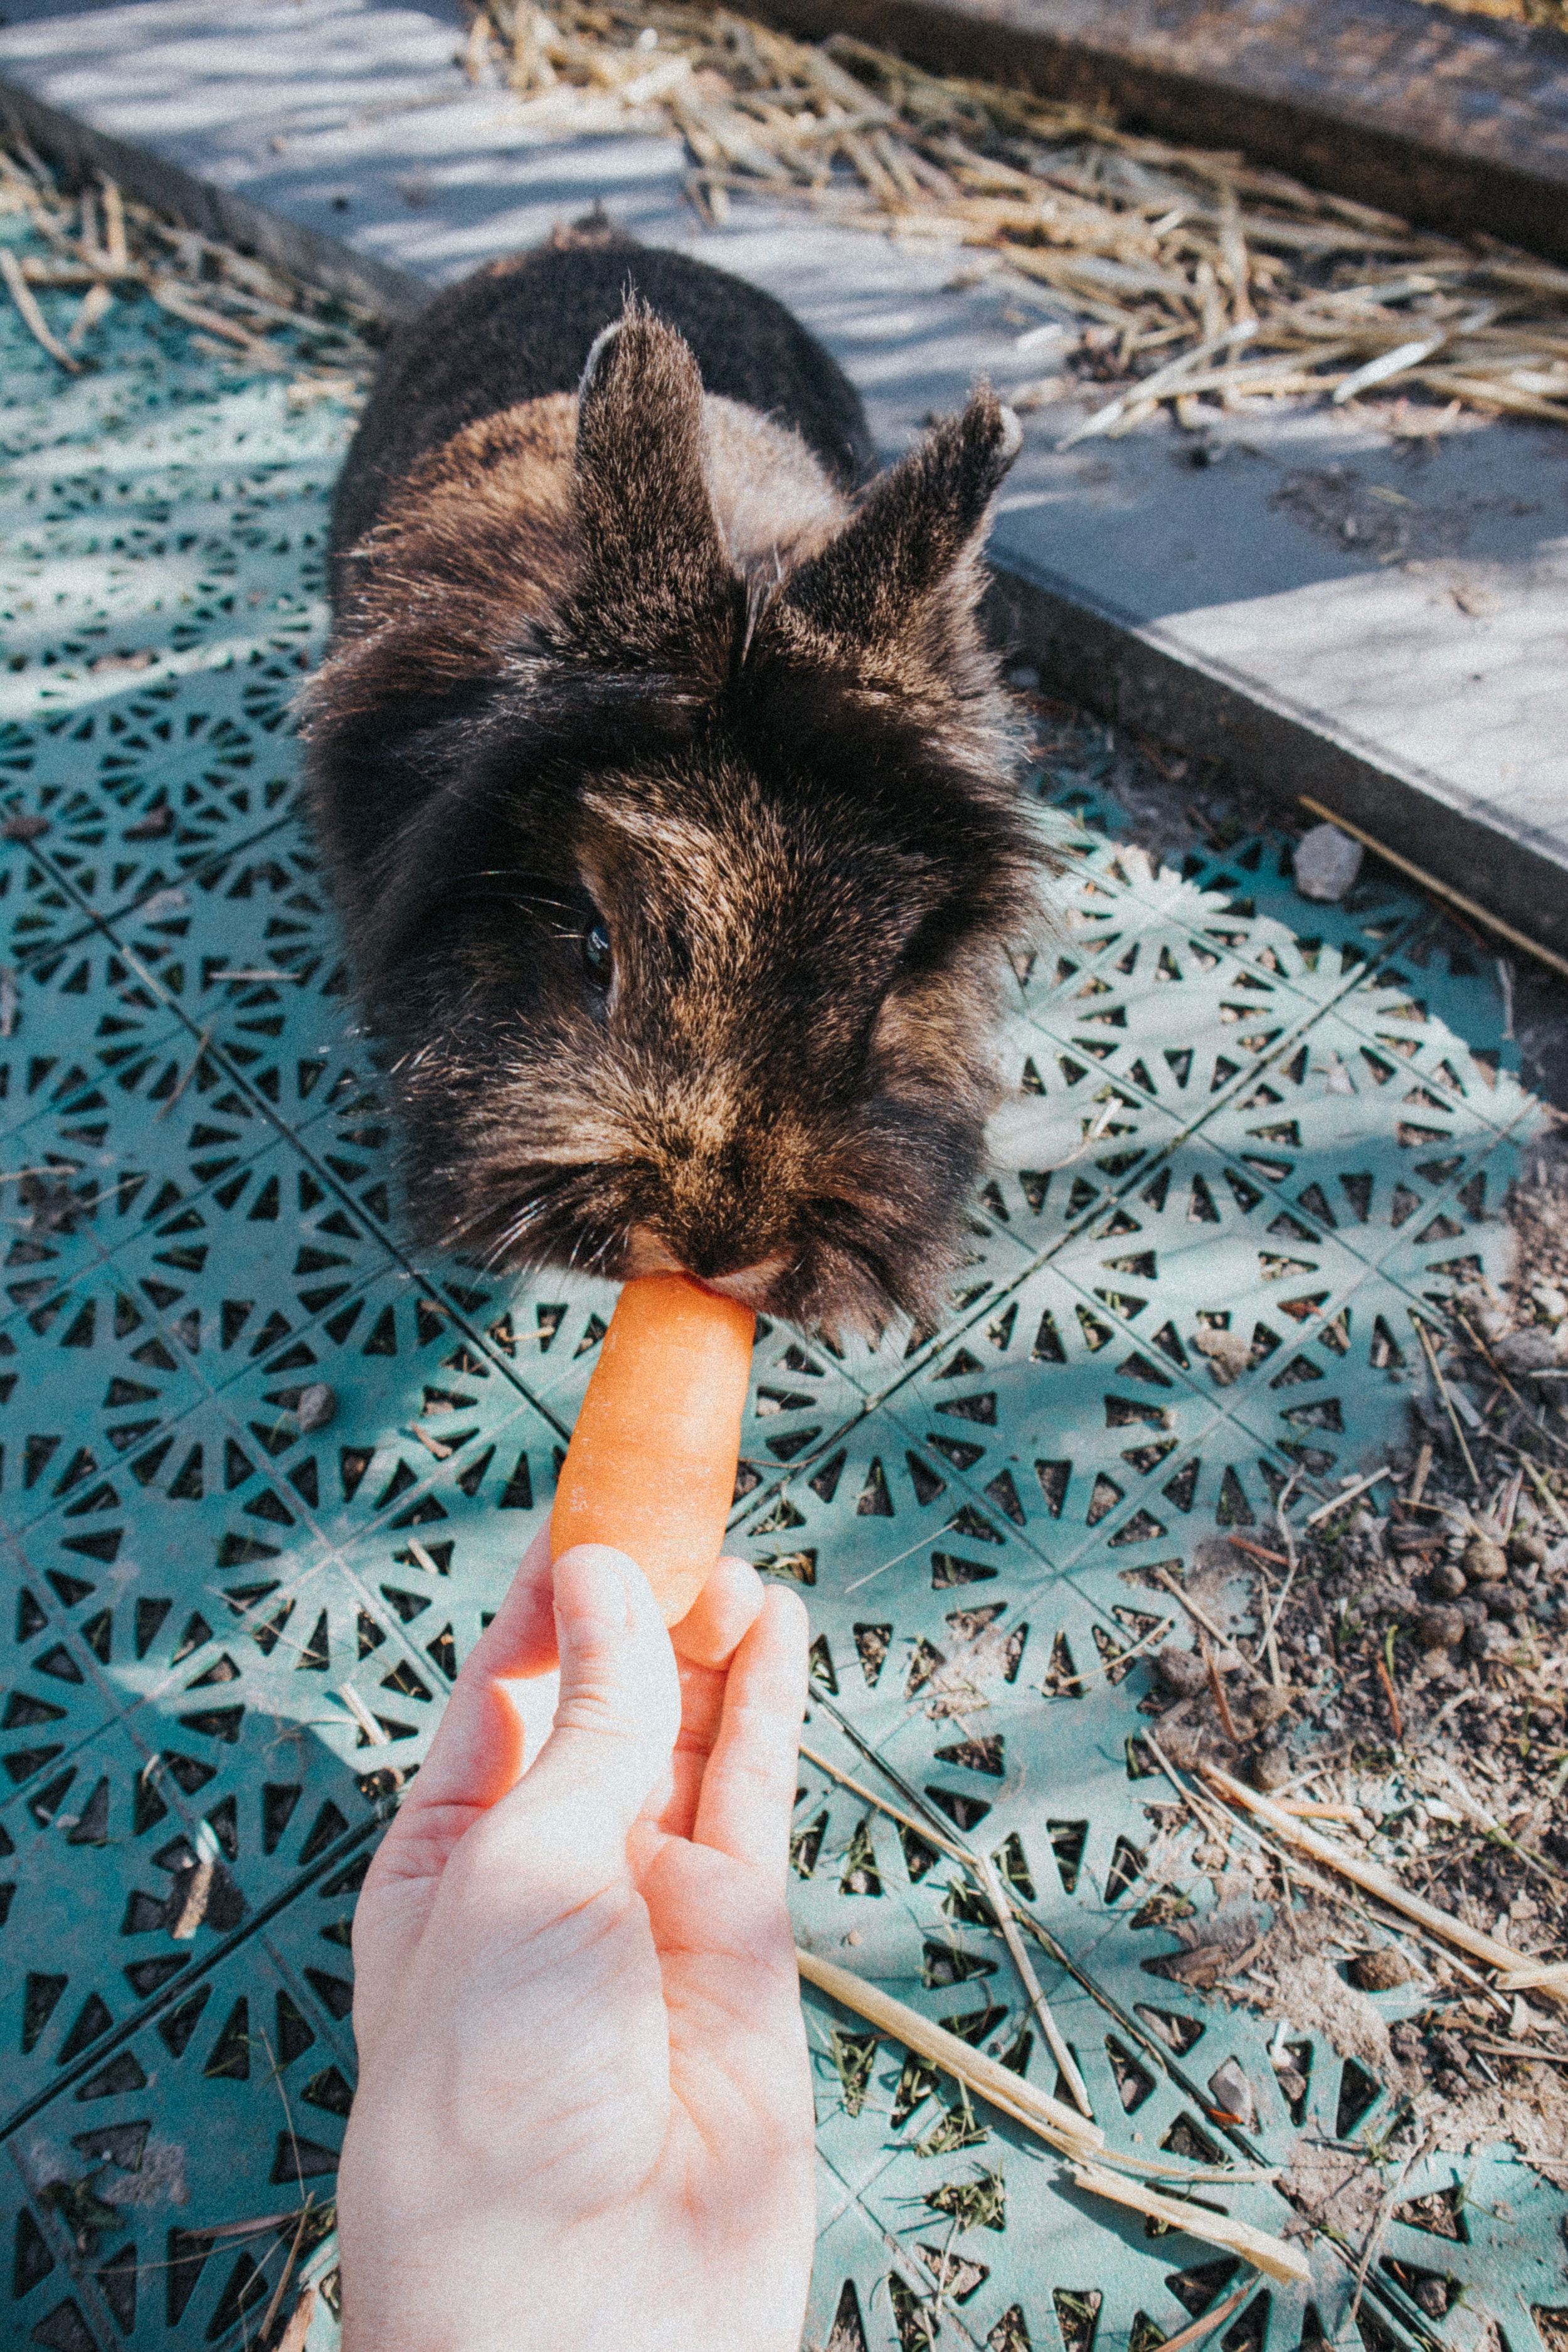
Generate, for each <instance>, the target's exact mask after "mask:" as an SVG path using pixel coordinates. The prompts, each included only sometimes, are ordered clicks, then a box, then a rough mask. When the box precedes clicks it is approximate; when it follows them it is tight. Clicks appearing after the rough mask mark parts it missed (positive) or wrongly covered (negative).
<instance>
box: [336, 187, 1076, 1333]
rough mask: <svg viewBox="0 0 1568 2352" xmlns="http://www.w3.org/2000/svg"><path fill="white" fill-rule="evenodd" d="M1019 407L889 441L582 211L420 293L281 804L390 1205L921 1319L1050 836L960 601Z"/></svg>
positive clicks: (480, 1254) (781, 1298)
mask: <svg viewBox="0 0 1568 2352" xmlns="http://www.w3.org/2000/svg"><path fill="white" fill-rule="evenodd" d="M1017 439H1018V427H1017V424H1016V419H1014V418H1013V417H1012V415H1011V414H1010V413H1009V412H1008V411H1007V410H1005V409H1004V408H1002V407H1000V406H999V405H998V404H997V402H996V400H995V398H994V396H993V394H991V392H990V391H989V390H988V389H986V388H985V387H984V386H981V387H980V388H978V389H977V390H976V391H975V392H974V393H973V395H972V397H971V398H970V400H969V403H968V405H967V406H966V407H965V409H964V411H963V415H961V416H957V417H951V418H947V419H944V420H942V421H941V422H939V423H938V424H937V425H935V426H934V427H933V428H932V429H931V431H930V432H929V433H928V434H927V436H926V437H925V438H924V439H923V440H922V441H921V443H920V444H919V445H918V446H916V447H915V448H913V449H912V450H911V451H910V453H909V455H908V456H907V457H903V458H902V459H900V461H899V462H898V463H897V464H895V465H893V466H891V467H889V468H888V469H887V470H886V471H885V472H883V473H881V474H879V475H877V476H876V478H874V479H872V480H871V481H870V483H869V486H868V487H867V488H864V489H863V490H860V491H858V483H859V482H860V481H861V480H862V479H863V478H864V477H865V476H866V475H867V474H868V472H869V470H870V465H871V452H870V446H869V442H868V435H867V431H866V425H865V419H864V416H863V414H862V412H861V408H860V404H859V401H858V397H857V395H856V394H855V393H854V392H853V390H852V388H851V387H850V385H849V384H848V383H847V381H846V379H845V378H844V377H843V375H842V374H841V373H840V372H839V370H838V369H837V366H836V365H835V363H834V362H833V361H832V360H831V359H830V358H829V357H828V355H827V353H826V352H825V351H823V349H822V348H821V346H820V345H818V344H817V343H816V342H815V341H814V340H813V339H812V338H811V337H810V336H808V335H807V334H806V333H805V331H804V330H803V329H802V328H801V327H800V326H799V325H798V324H797V323H796V322H795V320H793V319H792V318H791V316H790V314H789V313H788V312H787V311H786V310H784V308H783V307H782V306H781V305H780V304H778V303H776V302H774V301H773V300H772V299H771V298H770V297H768V296H766V295H764V294H762V293H761V292H759V291H758V290H757V289H753V288H752V287H749V286H747V285H744V284H742V282H741V281H739V280H737V279H735V278H731V277H729V276H727V275H725V274H724V273H722V272H721V271H719V270H716V269H713V268H709V267H707V266H706V265H704V264H702V263H700V262H697V261H694V260H690V259H689V258H687V257H683V256H681V255H678V254H674V253H668V252H658V251H657V250H654V249H652V248H645V247H638V246H637V245H635V244H634V243H632V241H631V240H630V239H627V238H625V237H622V236H618V235H617V234H616V233H615V232H613V231H609V230H607V229H606V228H605V227H604V226H602V225H600V226H593V225H591V226H589V228H588V230H587V231H586V233H584V234H583V235H579V236H573V235H571V234H567V235H565V236H558V237H557V239H556V240H555V241H554V242H553V243H552V245H550V246H547V247H542V248H540V249H538V250H536V251H534V252H532V253H530V254H526V255H524V256H522V257H521V258H519V259H518V260H516V261H515V262H510V263H508V264H505V265H500V266H497V267H492V268H490V269H489V270H486V271H482V272H480V273H479V274H478V275H477V276H475V277H473V278H468V279H467V280H465V281H464V282H463V283H461V284H459V285H458V286H457V287H455V288H453V289H449V290H448V291H447V292H446V293H444V294H442V295H440V296H438V297H437V299H435V300H433V301H432V302H431V304H430V305H429V306H428V308H427V309H426V310H425V311H423V312H422V313H421V314H420V315H419V317H418V318H417V319H416V320H415V321H414V322H413V324H412V325H411V326H410V327H408V328H406V329H405V330H403V331H402V332H401V334H400V335H399V336H398V337H397V338H396V339H395V341H394V342H393V344H392V346H391V348H390V350H389V352H388V353H387V355H386V357H385V359H384V362H383V366H382V370H381V373H380V374H379V377H378V380H377V383H376V386H375V389H374V394H373V396H372V398H371V400H370V403H369V404H368V405H367V408H366V411H365V414H364V416H363V420H362V422H361V425H360V427H359V430H358V434H357V436H356V438H355V441H354V444H353V447H352V449H351V451H350V454H349V458H348V461H347V465H346V467H345V470H344V474H343V477H342V483H341V485H340V488H339V490H338V494H337V501H336V506H335V509H334V517H333V531H332V544H331V562H332V576H333V598H334V621H335V626H334V635H333V641H332V644H331V647H330V649H329V654H328V657H327V659H326V661H325V663H324V665H323V667H321V670H320V672H319V673H318V675H317V677H315V679H314V680H313V681H312V683H311V686H310V688H309V690H308V694H307V698H306V714H305V715H306V732H307V740H308V751H309V763H310V782H311V792H312V798H313V805H314V813H315V821H316V825H317V829H318V833H319V837H320V839H321V844H322V845H323V848H324V851H325V854H326V857H327V860H328V863H329V866H330V867H331V875H332V878H333V883H334V887H335V890H336V895H337V898H338V902H339V905H340V907H341V909H342V915H343V917H344V919H345V922H346V926H347V929H348V934H349V940H350V946H351V951H352V955H353V962H354V965H355V968H356V971H357V974H358V979H359V983H360V987H361V991H362V993H363V1000H364V1002H365V1004H366V1007H367V1010H368V1013H369V1015H370V1017H371V1019H372V1021H373V1023H374V1025H375V1026H376V1028H377V1029H378V1030H379V1031H380V1032H381V1034H383V1036H384V1038H385V1039H386V1040H387V1042H388V1044H389V1045H390V1048H391V1051H392V1055H393V1073H394V1086H395V1097H396V1106H397V1111H398V1117H399V1123H400V1129H401V1135H402V1139H403V1149H404V1160H405V1179H406V1188H407V1194H408V1200H409V1204H410V1212H411V1215H412V1217H413V1220H414V1223H415V1224H416V1229H417V1231H418V1234H419V1235H420V1237H421V1239H422V1240H424V1241H425V1242H426V1243H427V1244H436V1245H439V1246H442V1247H445V1248H447V1249H450V1250H452V1251H455V1252H457V1253H458V1254H459V1255H463V1256H466V1257H468V1258H470V1259H479V1260H482V1261H484V1262H486V1263H487V1264H489V1265H492V1266H494V1267H496V1268H498V1269H499V1268H506V1267H512V1266H522V1265H540V1264H555V1265H577V1266H580V1267H583V1268H584V1269H588V1270H592V1271H595V1272H598V1273H600V1274H603V1275H605V1276H611V1277H614V1278H621V1277H624V1276H628V1275H632V1274H637V1273H643V1272H650V1271H656V1270H659V1269H662V1268H667V1267H676V1266H679V1267H683V1268H685V1269H687V1270H689V1272H691V1273H692V1274H694V1275H696V1276H698V1277H700V1279H702V1280H704V1281H707V1282H709V1283H710V1284H711V1285H712V1286H714V1287H716V1288H720V1289H722V1290H725V1291H728V1292H730V1293H731V1295H733V1296H735V1297H740V1298H742V1299H743V1300H745V1301H746V1302H747V1303H749V1304H751V1305H752V1306H754V1307H758V1308H760V1309H764V1310H765V1311H767V1312H768V1313H770V1314H775V1315H779V1316H782V1317H784V1318H788V1319H790V1320H792V1321H794V1322H795V1323H797V1324H799V1325H801V1326H803V1327H804V1328H815V1329H819V1330H822V1331H825V1332H826V1333H827V1334H828V1335H829V1336H835V1335H841V1334H844V1333H846V1332H848V1331H851V1330H863V1331H875V1330H876V1329H878V1328H880V1327H881V1326H882V1324H883V1323H884V1322H885V1321H886V1320H887V1319H888V1318H889V1314H890V1313H891V1312H893V1311H895V1310H903V1311H904V1312H906V1313H908V1314H909V1315H910V1316H912V1317H913V1318H916V1319H917V1320H922V1319H929V1320H934V1319H935V1318H936V1317H937V1316H938V1314H939V1313H940V1312H941V1309H942V1300H943V1297H944V1295H945V1291H946V1287H947V1286H948V1284H949V1283H950V1281H951V1279H952V1276H953V1273H954V1271H955V1268H956V1267H957V1265H959V1264H960V1263H961V1261H962V1258H963V1253H964V1246H965V1243H966V1241H967V1239H968V1234H967V1231H966V1224H965V1216H966V1206H967V1200H968V1195H969V1193H970V1192H971V1189H972V1187H973V1182H974V1180H975V1177H976V1174H977V1172H978V1171H979V1168H980V1166H981V1162H982V1154H983V1129H984V1120H985V1118H986V1115H987V1113H988V1111H989V1110H990V1108H991V1107H992V1104H993V1102H994V1098H995V1095H996V1076H995V1071H994V1055H993V1034H994V1024H995V1019H996V1013H997V1006H998V1002H999V990H1000V987H1001V985H1002V983H1003V981H1004V979H1005V975H1006V971H1007V966H1006V961H1005V952H1006V950H1007V948H1008V946H1009V945H1010V944H1011V943H1014V942H1016V940H1018V939H1019V938H1020V937H1021V936H1022V935H1024V934H1026V933H1027V932H1028V931H1029V930H1030V929H1032V927H1033V926H1034V925H1035V923H1036V920H1037V913H1038V908H1039V894H1040V885H1041V877H1042V873H1043V872H1044V871H1045V869H1046V867H1047V864H1048V860H1047V857H1046V856H1045V854H1044V853H1043V851H1042V848H1041V845H1040V841H1039V838H1038V835H1037V832H1036V830H1035V826H1034V824H1033V822H1032V820H1031V817H1030V815H1029V813H1028V811H1027V809H1026V805H1025V803H1023V801H1022V799H1021V798H1020V795H1019V793H1018V790H1017V786H1016V726H1015V722H1014V719H1013V714H1012V711H1011V709H1010V706H1009V704H1008V702H1007V699H1006V698H1005V694H1004V692H1003V690H1002V688H1001V686H1000V683H999V679H998V674H997V663H996V658H995V656H994V655H993V654H992V653H991V652H990V651H988V650H987V648H986V646H985V645H984V641H983V639H982V635H981V633H980V628H979V625H978V621H977V616H976V607H977V604H978V600H979V596H980V593H981V590H982V585H983V579H982V573H981V570H980V563H979V556H980V548H981V543H982V540H983V536H984V528H985V521H986V514H987V509H988V506H989V503H990V500H991V498H992V495H993V493H994V490H995V488H996V486H997V484H998V483H999V482H1000V480H1001V479H1002V478H1003V476H1004V474H1005V472H1006V469H1007V467H1008V465H1009V464H1010V462H1011V460H1012V457H1013V455H1014V453H1015V450H1016V444H1017Z"/></svg>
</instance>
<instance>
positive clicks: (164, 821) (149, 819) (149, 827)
mask: <svg viewBox="0 0 1568 2352" xmlns="http://www.w3.org/2000/svg"><path fill="white" fill-rule="evenodd" d="M173 832H174V810H173V809H172V808H171V807H170V806H169V803H168V802H167V801H164V802H163V803H162V804H161V805H160V806H159V807H157V808H151V809H149V810H148V812H147V814H146V815H145V816H143V817H138V818H137V820H136V823H135V824H128V825H127V826H126V828H125V838H126V840H127V841H161V840H162V839H163V835H165V834H166V833H173Z"/></svg>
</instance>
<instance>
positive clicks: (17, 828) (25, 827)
mask: <svg viewBox="0 0 1568 2352" xmlns="http://www.w3.org/2000/svg"><path fill="white" fill-rule="evenodd" d="M48 830H49V820H48V818H47V816H29V815H28V814H27V812H26V810H25V809H18V810H17V812H16V815H15V816H8V817H7V818H6V819H5V824H0V837H3V838H4V839H5V840H6V841H37V838H38V836H39V835H40V834H44V833H47V831H48Z"/></svg>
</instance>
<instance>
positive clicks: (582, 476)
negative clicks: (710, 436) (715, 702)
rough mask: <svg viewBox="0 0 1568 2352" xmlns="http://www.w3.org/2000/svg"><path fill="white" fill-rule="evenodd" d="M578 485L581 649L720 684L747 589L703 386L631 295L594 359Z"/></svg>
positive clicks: (582, 408) (576, 599) (661, 326)
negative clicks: (733, 545)
mask: <svg viewBox="0 0 1568 2352" xmlns="http://www.w3.org/2000/svg"><path fill="white" fill-rule="evenodd" d="M577 401H578V408H577V455H576V463H575V468H574V478H573V490H574V502H575V507H576V520H577V540H578V546H579V549H580V552H581V557H582V570H581V572H580V573H579V575H578V580H577V583H576V586H575V589H574V593H573V596H572V598H571V600H570V605H569V608H568V614H567V616H566V617H567V619H568V624H569V627H570V631H571V635H572V637H573V639H574V643H575V645H576V647H577V649H578V650H579V651H580V652H582V653H585V654H586V655H587V656H589V658H590V659H593V660H599V661H603V662H605V663H606V664H608V665H610V666H612V667H616V668H621V669H626V668H632V669H641V670H653V671H658V672H662V673H665V674H675V675H680V676H685V677H692V676H696V677H705V676H706V675H707V674H708V673H709V672H710V671H711V672H712V673H713V675H714V677H715V679H716V680H717V679H718V678H721V677H723V676H724V675H725V674H726V672H727V670H728V667H729V664H730V658H731V645H732V643H733V639H734V634H735V628H736V616H737V613H738V612H740V611H743V607H744V591H743V589H742V585H741V583H740V581H739V580H738V579H737V577H736V574H735V572H734V571H733V569H732V567H731V563H730V562H729V559H728V557H727V556H726V554H725V552H724V548H723V544H722V542H721V539H720V537H719V529H718V525H717V524H716V523H715V521H714V520H713V509H712V505H711V503H710V499H709V496H708V486H707V483H706V482H705V480H704V479H703V474H702V379H701V376H700V374H699V373H698V367H697V362H696V360H695V359H694V358H693V357H692V354H691V351H690V348H689V345H688V344H687V342H686V341H685V340H684V338H683V337H682V336H680V335H679V334H678V333H677V331H676V330H675V329H674V328H673V327H671V326H668V325H667V324H666V322H665V321H664V320H662V319H659V318H656V317H655V316H654V314H653V312H652V311H650V310H647V309H646V308H645V307H644V305H643V304H641V303H640V302H638V301H637V300H636V299H628V300H627V302H626V309H625V310H624V311H623V312H622V314H621V317H620V318H619V320H616V323H615V324H614V325H613V326H609V327H606V328H605V331H604V332H603V334H601V335H600V336H599V338H598V340H597V341H596V342H595V345H594V347H593V349H592V351H591V352H589V354H588V361H587V365H586V366H585V367H584V371H583V380H582V384H581V386H580V389H579V392H578V395H577Z"/></svg>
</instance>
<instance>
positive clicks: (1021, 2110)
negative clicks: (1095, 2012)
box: [795, 1949, 1105, 2159]
mask: <svg viewBox="0 0 1568 2352" xmlns="http://www.w3.org/2000/svg"><path fill="white" fill-rule="evenodd" d="M795 1960H796V1962H797V1964H798V1966H799V1969H800V1973H801V1975H802V1976H803V1977H805V1979H806V1980H807V1982H808V1983H810V1984H814V1985H816V1987H817V1989H818V1990H819V1991H821V1992H826V1993H828V1994H831V1996H832V1998H833V1999H834V2000H837V2001H841V2002H842V2003H843V2005H844V2007H845V2008H846V2009H851V2010H853V2011H855V2014H856V2015H857V2016H858V2017H863V2018H865V2020H866V2021H867V2022H868V2024H870V2025H876V2026H879V2027H880V2029H881V2031H882V2032H885V2033H889V2034H891V2035H892V2037H893V2039H894V2040H895V2041H897V2042H902V2043H903V2044H904V2046H905V2048H906V2049H910V2050H912V2051H914V2052H915V2053H916V2054H917V2056H919V2057H921V2058H925V2059H929V2060H930V2062H931V2064H932V2065H933V2066H940V2067H941V2068H942V2072H943V2073H944V2074H952V2075H955V2076H956V2077H957V2079H958V2080H959V2081H960V2082H961V2083H963V2084H966V2085H967V2086H968V2088H969V2089H970V2090H972V2091H974V2092H976V2093H978V2095H980V2097H981V2098H983V2099H985V2100H987V2101H988V2102H989V2103H990V2104H991V2105H993V2106H999V2107H1001V2108H1003V2109H1005V2112H1006V2113H1007V2114H1009V2115H1011V2116H1013V2117H1014V2118H1015V2119H1016V2121H1017V2122H1020V2123H1026V2124H1027V2126H1028V2127H1029V2129H1030V2130H1031V2131H1033V2132H1036V2133H1037V2134H1038V2135H1039V2137H1041V2138H1042V2139H1045V2140H1048V2141H1049V2143H1050V2145H1051V2146H1052V2147H1055V2148H1058V2149H1059V2150H1061V2151H1062V2152H1063V2153H1065V2154H1067V2155H1068V2156H1071V2157H1073V2158H1078V2159H1081V2158H1084V2157H1085V2156H1087V2155H1088V2154H1089V2153H1090V2152H1091V2151H1095V2152H1098V2150H1100V2148H1101V2147H1103V2146H1104V2144H1105V2134H1104V2133H1103V2132H1102V2131H1101V2130H1100V2127H1099V2126H1098V2125H1096V2124H1093V2123H1086V2122H1085V2121H1084V2118H1083V2117H1082V2116H1079V2115H1075V2114H1074V2112H1073V2110H1072V2108H1071V2107H1067V2106H1063V2105H1062V2104H1061V2103H1060V2101H1059V2100H1057V2099H1053V2098H1050V2097H1048V2096H1047V2094H1046V2093H1045V2092H1044V2091H1039V2090H1037V2089H1036V2087H1035V2085H1034V2084H1032V2083H1029V2082H1026V2080H1025V2078H1024V2076H1023V2075H1022V2074H1013V2073H1012V2072H1011V2070H1010V2069H1009V2068H1007V2067H1005V2066H1004V2065H1002V2064H1001V2063H999V2062H998V2061H997V2060H996V2059H994V2058H988V2057H987V2056H986V2055H985V2053H984V2051H981V2050H975V2049H973V2047H972V2046H971V2044H970V2043H969V2042H962V2041H960V2039H959V2037H958V2035H957V2034H956V2033H949V2032H948V2031H947V2029H946V2027H945V2026H942V2025H936V2024H933V2022H932V2021H931V2019H930V2018H928V2017H922V2016H921V2013H920V2011H919V2010H917V2009H910V2007H909V2006H908V2005H907V2004H906V2003H905V2002H903V2001H901V2000H895V1999H894V1997H893V1995H892V1994H891V1993H886V1992H883V1991H882V1990H881V1988H880V1986H879V1985H873V1984H868V1983H867V1982H866V1980H865V1979H864V1978H862V1977H857V1976H852V1975H851V1974H850V1972H849V1970H848V1969H841V1968H838V1967H837V1966H836V1965H835V1964H834V1962H833V1961H831V1960H824V1959H819V1958H817V1956H816V1953H815V1952H804V1951H800V1950H798V1949H797V1951H796V1953H795Z"/></svg>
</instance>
